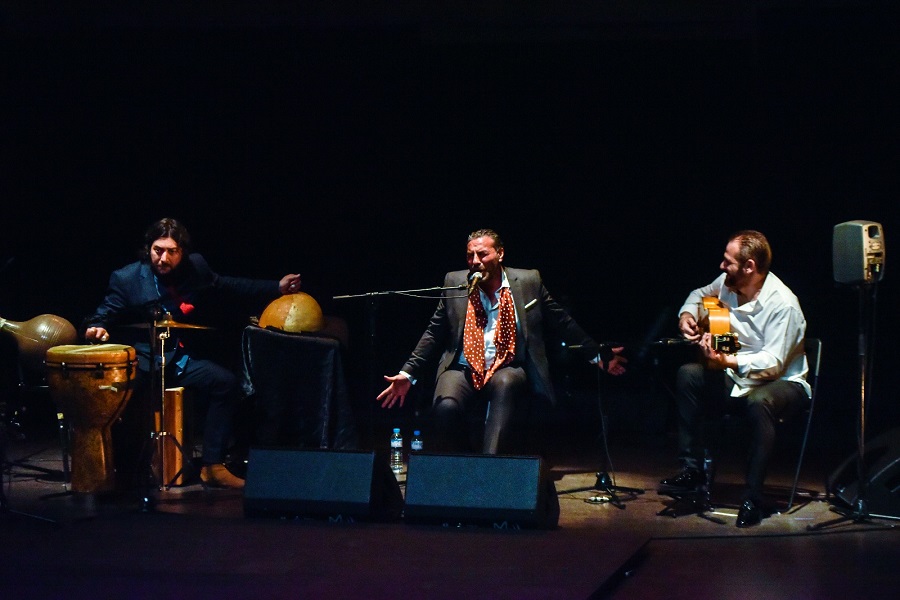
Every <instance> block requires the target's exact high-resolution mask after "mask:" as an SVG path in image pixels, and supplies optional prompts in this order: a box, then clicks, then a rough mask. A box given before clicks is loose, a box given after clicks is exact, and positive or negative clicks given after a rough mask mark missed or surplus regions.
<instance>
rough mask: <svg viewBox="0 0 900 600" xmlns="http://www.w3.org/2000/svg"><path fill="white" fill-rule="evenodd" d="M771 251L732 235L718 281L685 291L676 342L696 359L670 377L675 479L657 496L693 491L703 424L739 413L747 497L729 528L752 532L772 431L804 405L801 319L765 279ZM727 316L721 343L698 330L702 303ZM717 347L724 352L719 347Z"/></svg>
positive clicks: (751, 234)
mask: <svg viewBox="0 0 900 600" xmlns="http://www.w3.org/2000/svg"><path fill="white" fill-rule="evenodd" d="M771 261H772V249H771V247H770V246H769V242H768V240H767V239H766V237H765V236H764V235H763V234H762V233H760V232H758V231H751V230H745V231H739V232H737V233H735V234H733V235H732V236H731V237H730V238H729V239H728V243H727V245H726V246H725V253H724V257H723V259H722V262H721V264H720V265H719V268H720V270H721V271H722V274H721V275H719V276H718V277H717V278H716V279H715V280H714V281H713V282H712V283H710V284H708V285H705V286H703V287H700V288H697V289H695V290H693V291H692V292H691V293H690V294H688V297H687V299H686V300H685V302H684V304H683V305H682V307H681V309H680V310H679V320H678V328H679V331H680V332H681V335H682V336H683V337H684V338H685V339H686V340H689V341H691V342H694V343H696V344H697V345H698V347H699V351H700V355H701V359H700V360H698V361H697V362H690V363H687V364H684V365H682V366H681V367H680V368H679V369H678V373H677V376H676V403H677V406H678V441H679V459H680V460H681V463H682V467H683V468H682V471H681V472H680V473H678V474H676V475H673V476H672V477H668V478H666V479H663V480H662V482H661V483H662V486H663V488H662V490H665V489H671V490H677V489H691V488H696V487H697V486H699V485H701V484H702V483H703V482H704V481H705V480H706V476H705V474H704V473H703V464H704V463H703V459H704V454H705V452H706V451H707V450H714V448H709V447H708V444H709V442H711V441H712V440H709V439H705V436H704V433H705V431H704V423H705V422H707V420H709V419H710V418H711V417H712V418H713V419H714V420H715V421H716V422H720V419H717V418H716V417H720V416H721V415H722V414H723V413H725V412H728V413H740V414H743V415H745V416H746V417H747V420H748V421H749V423H750V427H751V432H752V434H751V438H750V440H751V441H750V443H751V448H750V449H749V464H748V468H747V489H746V491H745V493H744V496H743V502H742V505H741V508H740V510H739V512H738V518H737V523H736V524H737V526H738V527H749V526H752V525H756V524H758V523H759V522H760V521H761V520H762V519H763V517H765V516H767V514H768V512H769V511H768V510H767V508H766V505H765V502H764V499H763V495H762V488H763V482H764V480H765V476H766V469H767V466H768V462H769V457H770V455H771V452H772V448H773V446H774V443H775V423H776V421H777V420H778V419H779V418H781V417H784V416H787V415H790V414H792V413H793V412H795V411H799V410H802V409H803V408H804V407H805V406H807V405H808V403H809V398H810V393H811V391H810V387H809V384H807V382H806V374H807V372H808V366H807V362H806V356H805V354H804V352H803V341H804V335H805V333H806V319H805V317H804V316H803V310H802V309H801V308H800V303H799V301H798V300H797V297H796V296H795V295H794V293H793V292H791V290H790V288H788V287H787V285H785V284H784V282H782V281H781V279H779V278H778V277H776V276H775V274H774V273H771V272H770V271H769V266H770V264H771ZM705 298H706V299H713V298H714V299H718V301H719V303H718V304H719V306H721V307H724V309H727V311H728V315H727V319H728V321H727V322H728V325H730V330H729V332H728V333H727V334H725V335H724V337H725V338H726V340H727V343H724V344H722V343H720V341H721V339H722V337H723V336H721V335H715V332H711V331H708V330H705V329H704V327H703V326H702V325H703V322H704V320H703V316H704V299H705ZM723 346H724V347H723Z"/></svg>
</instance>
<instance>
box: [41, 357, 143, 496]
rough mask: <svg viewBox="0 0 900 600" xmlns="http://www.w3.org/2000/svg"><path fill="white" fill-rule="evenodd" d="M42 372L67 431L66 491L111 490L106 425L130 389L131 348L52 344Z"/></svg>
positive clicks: (109, 438) (133, 372) (134, 371)
mask: <svg viewBox="0 0 900 600" xmlns="http://www.w3.org/2000/svg"><path fill="white" fill-rule="evenodd" d="M46 370H47V384H48V385H49V387H50V393H51V396H52V397H53V401H54V402H55V403H56V407H57V409H58V410H59V411H60V412H61V413H63V416H64V417H65V419H66V420H67V421H68V423H69V424H70V431H71V433H72V445H71V448H72V491H74V492H85V493H93V492H104V491H110V490H112V489H113V488H114V487H115V466H114V464H113V450H112V425H113V423H115V421H116V419H118V418H119V415H121V414H122V411H123V410H124V409H125V405H126V403H127V402H128V399H129V398H130V397H131V394H132V392H133V391H134V389H133V387H134V386H133V382H134V380H135V378H136V376H137V357H136V353H135V350H134V348H133V347H131V346H124V345H120V344H97V345H85V346H79V345H63V346H55V347H53V348H50V349H49V350H47V356H46Z"/></svg>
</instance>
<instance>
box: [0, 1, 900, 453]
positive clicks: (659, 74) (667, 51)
mask: <svg viewBox="0 0 900 600" xmlns="http://www.w3.org/2000/svg"><path fill="white" fill-rule="evenodd" d="M457 4H458V5H459V6H461V5H462V4H464V3H457ZM494 8H495V9H497V11H498V12H494V13H491V14H490V15H486V14H484V13H473V14H472V15H470V16H469V17H467V18H464V17H461V16H460V15H461V14H463V11H459V12H456V13H454V14H453V17H454V18H449V17H448V16H447V14H448V13H439V12H437V9H435V13H434V14H425V12H424V9H423V12H419V13H415V14H412V13H403V12H402V11H400V9H399V8H396V7H394V9H392V10H387V9H384V10H383V11H382V12H379V11H378V10H376V9H375V8H372V9H371V10H370V11H369V12H367V13H365V14H362V13H360V14H352V13H349V12H347V13H341V12H340V11H338V10H337V9H334V10H333V11H331V12H319V13H317V12H316V11H314V10H309V11H307V12H305V13H301V12H300V9H294V10H293V11H292V10H291V9H288V8H285V7H283V6H280V5H277V4H276V3H263V4H261V5H259V6H258V7H257V8H256V9H255V11H251V10H250V9H244V12H240V11H237V9H234V8H233V7H232V9H231V10H228V9H225V8H221V7H220V12H218V13H216V14H212V13H210V14H202V13H200V12H199V9H198V10H197V11H194V12H189V11H187V9H184V8H182V9H181V10H180V11H177V12H173V13H164V11H161V10H157V11H153V12H149V11H146V10H145V11H139V10H131V11H129V10H126V9H124V8H121V7H120V8H118V9H117V10H116V12H111V11H110V12H108V13H104V12H103V11H100V10H96V11H95V12H91V13H76V12H75V11H72V12H70V13H66V12H61V13H57V14H50V13H49V12H41V11H39V9H31V10H26V9H25V8H21V7H17V9H11V8H8V9H5V12H2V13H0V15H2V19H0V25H2V27H3V30H4V35H3V38H2V41H0V50H2V62H3V68H2V78H3V80H2V86H0V89H2V91H0V102H2V104H0V114H2V116H0V122H2V133H0V152H2V155H0V157H2V160H0V163H2V164H0V194H2V204H3V213H2V217H3V223H4V229H5V235H3V236H2V240H0V269H2V271H0V316H2V317H4V318H7V319H11V320H16V321H24V320H27V319H29V318H31V317H33V316H35V315H38V314H41V313H55V314H58V315H61V316H64V317H66V318H68V319H70V320H71V321H72V322H73V323H74V324H76V325H79V324H80V321H81V319H83V318H84V317H85V316H87V315H88V314H90V313H91V311H92V310H93V309H94V307H95V306H96V304H97V303H98V302H99V301H100V299H101V298H102V295H103V291H104V288H105V285H106V281H107V278H108V275H109V273H110V272H111V271H112V270H113V269H115V268H117V267H119V266H122V265H123V264H125V263H127V262H129V261H130V260H132V259H133V257H134V255H135V250H136V249H137V247H138V245H139V243H140V237H141V235H142V233H143V231H144V229H145V227H146V226H147V225H148V224H149V223H150V222H151V221H153V220H155V219H157V218H159V217H162V216H175V217H177V218H180V219H182V220H183V221H184V222H185V223H186V224H187V225H188V227H189V229H190V230H191V232H192V234H193V236H194V241H195V245H196V247H197V250H198V251H200V252H201V253H203V254H204V255H205V256H206V257H207V259H208V260H209V261H210V263H211V265H212V266H213V267H214V268H215V269H216V270H218V271H219V272H220V273H223V274H229V275H244V276H249V277H266V278H279V277H280V276H281V275H283V274H285V273H288V272H294V271H299V272H301V273H303V275H304V280H305V283H306V285H307V290H308V291H309V292H310V293H312V294H313V295H314V296H315V297H316V298H317V299H318V300H319V301H320V303H322V304H323V307H325V309H326V312H329V313H331V314H337V315H340V316H343V317H345V318H346V319H347V320H348V322H349V323H350V325H351V334H352V343H351V360H350V361H349V362H350V366H349V367H348V370H349V372H350V373H351V379H352V380H353V384H354V385H355V386H356V387H355V394H356V402H357V403H358V406H360V407H365V408H362V409H361V410H363V411H364V412H365V411H367V410H368V407H370V406H371V404H369V398H370V397H371V396H370V391H371V390H373V389H375V388H377V389H379V390H380V389H381V385H380V382H379V381H378V378H379V377H380V375H382V374H392V373H394V372H396V370H397V368H399V366H400V365H401V364H402V362H403V359H404V358H405V357H406V355H407V354H408V352H409V351H410V350H411V349H412V347H413V346H414V344H415V342H416V340H417V339H418V336H419V335H420V333H421V331H422V330H423V329H424V327H425V325H426V324H427V320H428V317H429V316H430V314H431V312H432V310H433V309H434V306H435V301H434V300H428V299H416V298H410V297H404V296H396V295H386V296H379V297H378V298H377V300H376V301H375V302H374V305H375V307H376V308H377V311H376V313H375V318H374V319H370V318H369V316H370V315H369V313H367V301H366V300H365V299H353V300H332V299H331V298H332V296H334V295H342V294H360V293H366V292H376V291H388V290H403V289H410V288H422V287H429V286H436V285H439V284H440V283H441V281H442V276H443V273H444V272H446V271H448V270H451V269H456V268H462V267H463V266H464V264H465V262H464V249H465V239H466V235H467V234H468V232H469V231H471V230H472V229H475V228H479V227H492V228H495V229H497V230H498V231H499V232H500V233H501V235H502V236H503V237H504V238H505V241H506V244H507V260H506V262H507V263H508V264H510V265H512V266H520V267H532V268H538V269H540V270H541V271H542V273H543V276H544V278H545V281H546V283H547V286H548V288H549V289H550V291H551V293H553V294H554V295H555V296H557V297H558V298H560V299H561V300H563V301H564V302H566V303H567V305H568V306H569V307H570V309H571V311H572V313H573V315H574V316H575V317H576V319H577V320H578V321H579V322H580V323H581V324H582V325H583V326H584V327H585V328H586V329H587V330H588V331H590V332H591V333H593V334H594V335H595V336H596V337H597V338H598V339H600V340H603V341H612V340H616V341H621V342H623V343H625V344H627V345H629V346H630V347H631V348H632V351H633V352H635V353H636V354H637V353H639V352H640V350H641V349H642V347H643V345H645V344H646V343H647V342H648V340H652V339H657V338H659V337H666V336H671V335H674V334H675V331H674V327H675V311H676V309H677V307H678V306H679V305H680V303H681V301H682V300H683V298H684V297H685V295H686V294H687V292H688V291H689V290H690V289H692V288H693V287H696V286H697V285H700V284H703V283H706V282H708V281H710V280H712V278H714V277H715V276H716V274H717V273H718V270H717V269H718V264H719V261H720V259H721V258H720V257H721V253H722V250H723V248H724V244H725V240H726V238H727V236H728V234H729V233H731V232H732V231H734V230H736V229H742V228H755V229H760V230H762V231H763V232H765V233H766V234H767V235H768V236H769V238H770V240H771V242H772V245H773V248H774V253H775V256H774V263H773V271H774V272H775V273H776V274H778V275H779V276H780V277H781V278H782V279H784V280H785V281H786V282H787V283H788V284H789V285H790V286H791V287H792V288H793V289H794V291H795V292H796V293H797V295H798V296H799V298H800V300H801V303H802V305H803V307H804V310H805V312H806V315H807V319H808V324H809V326H808V330H809V333H810V335H816V336H818V337H821V338H822V339H823V341H824V366H823V376H822V380H823V388H822V389H823V392H822V393H823V395H826V394H827V395H828V396H829V401H828V402H829V406H827V408H826V409H825V411H826V413H828V412H829V411H831V412H832V413H833V415H832V418H833V419H834V420H835V421H837V422H842V423H843V422H846V423H847V436H848V438H849V441H850V442H851V444H852V442H853V438H852V434H851V433H850V432H852V426H853V423H852V419H853V415H854V414H855V410H856V408H857V407H858V403H859V393H858V370H857V369H858V366H859V344H858V331H859V315H858V293H857V291H856V289H855V288H852V287H841V286H837V285H836V284H835V282H834V281H833V277H832V260H831V251H832V248H831V240H832V232H833V227H834V225H836V224H838V223H842V222H845V221H849V220H854V219H864V220H871V221H875V222H879V223H881V224H882V226H883V228H884V231H885V238H886V242H887V249H888V254H889V259H888V265H887V268H886V272H885V277H884V280H883V282H882V283H881V284H879V286H878V290H877V291H878V299H877V313H876V314H877V325H876V328H875V331H876V335H875V340H874V344H873V345H874V352H873V353H872V354H871V356H870V360H871V362H872V363H873V373H874V377H873V379H872V380H871V381H870V382H869V383H870V385H871V389H870V391H871V394H872V398H873V399H872V405H871V406H870V408H871V410H872V413H871V418H872V419H873V421H872V423H873V426H874V427H876V428H877V427H881V426H883V427H884V428H885V429H886V428H888V427H890V426H896V424H897V421H898V416H897V415H898V410H897V408H896V405H897V404H898V402H897V398H896V394H895V393H894V392H893V391H892V387H893V386H892V381H891V380H890V371H891V369H892V360H891V359H892V357H893V354H894V351H893V345H894V340H895V339H896V337H897V333H898V332H897V329H898V323H897V317H896V314H895V312H896V311H895V307H896V306H897V302H898V300H897V293H898V292H897V283H896V279H897V278H896V277H895V274H894V271H893V269H892V266H891V265H892V263H893V261H892V260H890V256H891V255H892V254H893V251H894V246H893V244H892V240H893V236H894V235H895V232H900V223H898V217H897V210H896V198H897V191H898V183H900V182H898V172H900V169H898V167H900V164H898V162H900V152H898V136H897V133H898V126H897V125H898V116H897V115H898V113H897V111H896V102H897V97H898V92H900V85H898V83H900V82H898V77H900V74H898V70H897V68H896V65H897V59H898V42H897V37H896V35H895V32H896V30H897V28H896V26H897V24H898V20H897V18H896V13H895V12H894V11H892V10H891V9H888V8H882V7H880V6H879V5H877V4H875V5H871V6H867V7H864V8H860V7H859V6H858V5H857V6H856V7H855V8H852V9H851V8H843V7H842V6H841V3H836V4H835V5H834V6H831V7H829V8H821V7H820V8H819V9H800V8H787V9H767V10H764V9H757V10H756V11H745V12H741V13H740V14H737V13H736V14H718V15H714V16H715V18H711V19H705V18H704V17H703V15H697V16H696V18H686V17H681V18H679V17H666V16H662V15H654V14H650V13H646V12H641V11H639V10H637V9H634V10H633V12H631V13H627V12H626V13H616V12H615V11H609V12H606V13H599V12H598V13H596V14H594V13H585V12H580V13H573V14H571V15H557V16H556V17H555V18H554V17H553V16H548V15H539V14H537V12H536V11H526V12H525V13H524V16H523V15H520V16H517V17H514V16H510V15H505V14H503V12H502V11H499V9H498V8H497V7H496V6H495V7H494ZM582 10H585V9H582ZM597 10H598V11H599V10H600V9H597ZM645 10H650V9H645ZM679 14H683V12H682V13H679ZM243 317H244V315H241V318H242V319H243ZM373 324H374V327H373V326H372V325H373ZM236 331H239V329H236ZM234 339H235V340H236V343H235V345H234V348H235V351H237V349H238V344H237V340H238V339H239V338H238V337H237V336H236V337H235V338H234ZM9 346H10V343H9V340H4V352H5V353H6V355H8V354H9V353H10V352H11V349H10V347H9ZM8 362H9V361H6V363H7V366H6V367H5V368H4V377H5V379H6V380H7V381H9V380H10V379H11V378H12V374H11V373H10V372H9V371H10V369H9V366H8ZM354 370H355V375H354ZM640 376H641V373H640V370H639V369H637V370H636V372H635V373H634V374H633V377H634V378H638V377H640ZM373 378H374V379H375V381H373ZM589 379H590V378H589ZM5 387H8V385H7V386H5ZM829 387H830V390H831V391H830V392H825V391H824V390H825V389H828V388H829ZM372 404H374V402H372ZM375 414H378V412H377V411H372V415H375ZM637 418H639V417H637Z"/></svg>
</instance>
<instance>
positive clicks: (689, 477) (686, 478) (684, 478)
mask: <svg viewBox="0 0 900 600" xmlns="http://www.w3.org/2000/svg"><path fill="white" fill-rule="evenodd" d="M660 483H661V484H662V485H664V486H666V487H670V488H688V489H690V488H695V487H697V486H698V485H700V484H701V483H703V473H701V472H700V470H699V469H693V468H690V467H688V468H686V469H684V470H683V471H681V473H678V474H677V475H672V476H671V477H667V478H665V479H663V480H662V481H660Z"/></svg>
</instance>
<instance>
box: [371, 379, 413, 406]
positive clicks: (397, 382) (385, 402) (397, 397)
mask: <svg viewBox="0 0 900 600" xmlns="http://www.w3.org/2000/svg"><path fill="white" fill-rule="evenodd" d="M384 380H385V381H389V382H390V385H389V386H387V387H386V388H384V390H383V391H382V392H381V393H380V394H378V397H377V398H376V400H378V401H379V402H381V408H391V407H392V406H394V404H398V403H399V405H400V406H403V402H404V401H405V400H406V395H407V394H408V393H409V388H410V387H412V382H410V380H409V379H408V378H407V377H405V376H404V375H401V374H399V373H398V374H397V375H394V376H391V377H388V376H387V375H385V376H384Z"/></svg>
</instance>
